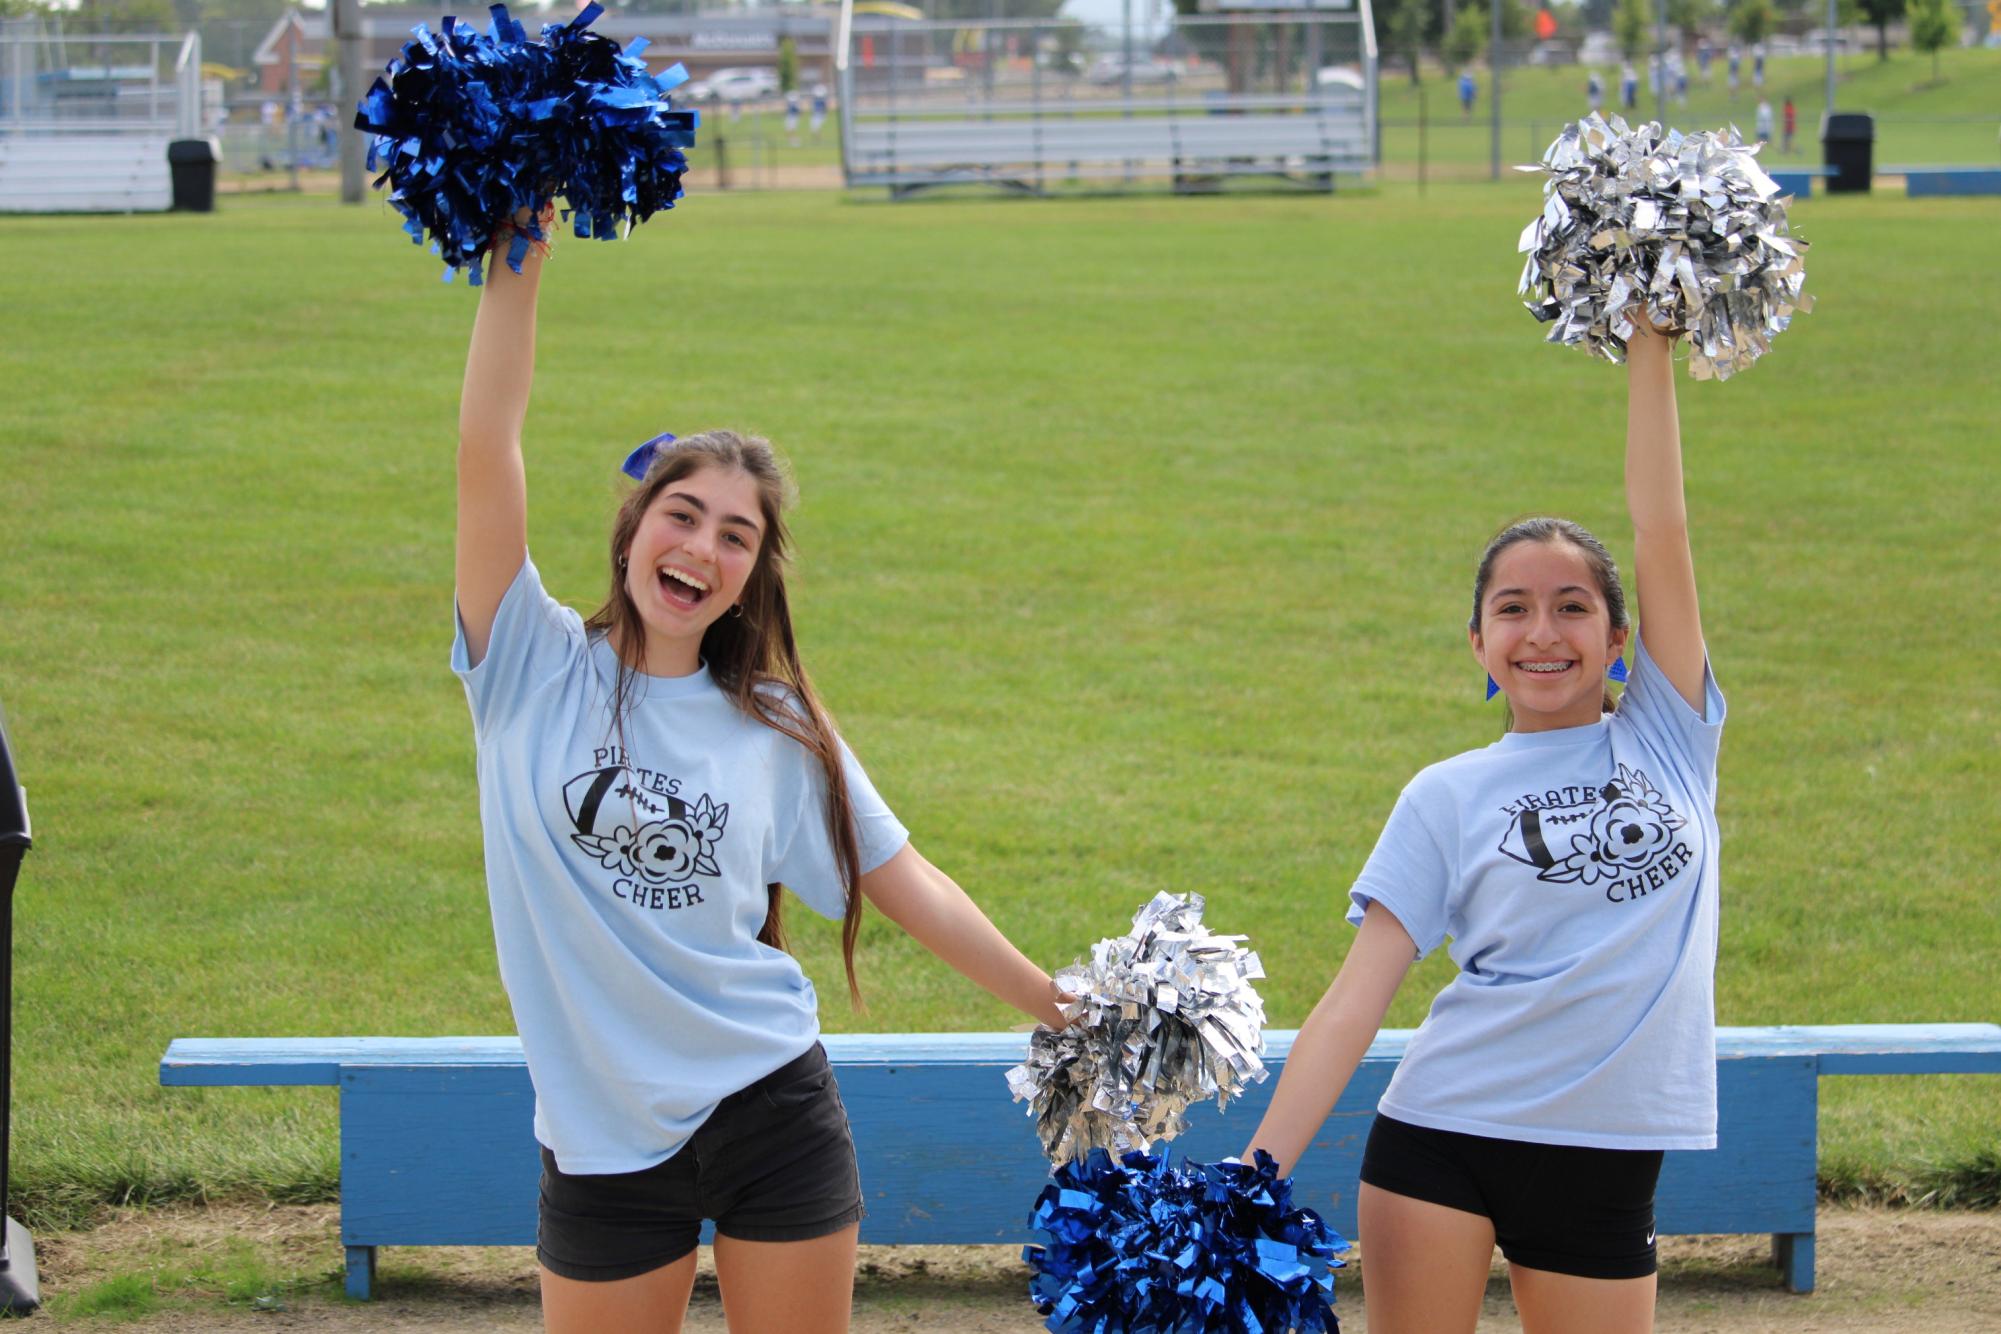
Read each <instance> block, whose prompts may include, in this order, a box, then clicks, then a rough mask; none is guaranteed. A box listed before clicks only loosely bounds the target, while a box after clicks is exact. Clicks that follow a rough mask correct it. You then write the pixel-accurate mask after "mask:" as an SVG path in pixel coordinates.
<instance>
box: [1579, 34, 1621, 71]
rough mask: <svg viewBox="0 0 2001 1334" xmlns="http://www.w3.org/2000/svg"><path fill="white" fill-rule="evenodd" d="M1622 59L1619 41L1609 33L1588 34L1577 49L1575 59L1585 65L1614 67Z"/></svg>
mask: <svg viewBox="0 0 2001 1334" xmlns="http://www.w3.org/2000/svg"><path fill="white" fill-rule="evenodd" d="M1624 58H1625V53H1624V52H1622V51H1621V50H1619V39H1618V38H1616V37H1614V36H1613V35H1612V34H1611V33H1609V32H1594V33H1589V34H1587V35H1586V36H1585V38H1584V44H1583V45H1582V46H1580V47H1578V48H1577V59H1578V60H1579V61H1581V62H1582V63H1584V64H1586V65H1616V64H1618V63H1619V62H1620V61H1621V60H1622V59H1624Z"/></svg>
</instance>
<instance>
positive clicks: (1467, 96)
mask: <svg viewBox="0 0 2001 1334" xmlns="http://www.w3.org/2000/svg"><path fill="white" fill-rule="evenodd" d="M1479 93H1480V85H1479V84H1478V83H1477V82H1475V81H1474V78H1473V71H1472V70H1470V69H1468V70H1461V71H1459V114H1460V115H1461V116H1463V117H1465V118H1466V119H1468V120H1471V119H1472V117H1473V99H1474V98H1475V97H1477V96H1479Z"/></svg>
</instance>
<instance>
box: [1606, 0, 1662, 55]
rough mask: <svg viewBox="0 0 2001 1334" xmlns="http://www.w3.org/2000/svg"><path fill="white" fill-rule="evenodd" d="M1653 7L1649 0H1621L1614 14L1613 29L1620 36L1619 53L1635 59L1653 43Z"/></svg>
mask: <svg viewBox="0 0 2001 1334" xmlns="http://www.w3.org/2000/svg"><path fill="white" fill-rule="evenodd" d="M1653 26H1654V14H1653V9H1652V8H1651V7H1650V6H1649V5H1648V4H1647V0H1619V8H1618V11H1617V12H1616V13H1614V14H1613V15H1612V31H1613V33H1614V34H1616V35H1617V36H1618V38H1619V54H1621V55H1623V56H1625V57H1626V59H1628V60H1635V59H1637V58H1638V57H1639V55H1640V53H1641V52H1642V51H1645V50H1646V49H1647V48H1648V47H1649V46H1650V45H1652V33H1653Z"/></svg>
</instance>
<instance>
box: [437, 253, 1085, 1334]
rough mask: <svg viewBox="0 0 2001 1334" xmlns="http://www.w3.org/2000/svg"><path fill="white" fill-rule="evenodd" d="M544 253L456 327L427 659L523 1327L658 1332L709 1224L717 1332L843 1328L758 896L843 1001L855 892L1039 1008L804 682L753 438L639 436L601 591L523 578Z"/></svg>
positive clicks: (834, 1139) (843, 1166) (846, 1256)
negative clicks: (489, 936)
mask: <svg viewBox="0 0 2001 1334" xmlns="http://www.w3.org/2000/svg"><path fill="white" fill-rule="evenodd" d="M551 220H552V218H545V219H544V221H543V223H542V225H543V227H544V228H546V227H547V225H548V222H549V221H551ZM518 222H519V225H523V226H525V225H526V223H527V219H526V218H525V217H524V218H522V219H519V220H518ZM507 246H508V238H505V237H503V238H502V240H501V241H500V242H499V243H498V244H497V245H496V248H495V254H505V253H506V250H507ZM542 265H543V255H542V253H540V248H539V247H538V249H537V250H536V251H533V252H531V253H530V254H529V255H528V256H527V258H526V259H525V260H523V262H522V271H521V273H519V274H516V273H513V272H511V271H510V270H509V268H508V266H507V265H506V264H505V263H495V264H492V265H490V266H489V272H488V274H487V281H486V286H485V288H484V289H483V293H482V295H481V298H480V306H479V314H478V317H477V319H476V320H475V321H474V324H473V335H472V346H471V350H470V352H469V353H468V355H467V358H466V376H465V388H464V393H463V397H462V398H461V400H460V410H459V449H458V541H457V557H456V569H457V593H458V597H457V608H458V616H457V635H456V637H455V639H454V642H453V646H452V667H453V670H454V671H456V672H457V673H458V675H459V677H460V678H461V680H463V682H464V684H465V691H466V698H467V701H468V703H469V704H470V705H471V709H472V720H473V734H474V738H475V740H476V743H477V759H478V773H479V802H480V823H481V826H482V829H483V832H484V842H485V852H486V879H487V896H488V902H489V907H490V908H491V910H492V914H493V932H494V942H495V946H496V948H497V951H498V954H499V961H500V976H501V981H502V983H503V984H504V985H505V987H506V990H507V996H508V1000H509V1003H510V1004H511V1005H512V1007H513V1011H514V1019H515V1023H516V1025H517V1027H518V1028H519V1030H520V1034H521V1046H522V1050H523V1051H524V1053H525V1054H526V1056H527V1061H528V1072H529V1075H530V1077H531V1078H532V1080H533V1082H534V1087H535V1138H536V1139H537V1140H538V1141H539V1142H540V1144H541V1146H542V1182H541V1194H540V1223H539V1227H538V1238H537V1245H536V1255H537V1259H538V1261H539V1262H540V1268H541V1286H542V1309H543V1316H544V1319H545V1322H546V1325H547V1328H548V1329H549V1330H550V1331H551V1334H600V1332H601V1331H607V1330H641V1329H671V1328H679V1326H680V1322H681V1319H682V1316H683V1313H684V1312H685V1310H686V1308H687V1304H688V1294H689V1291H690V1289H691V1287H692V1285H693V1284H694V1281H695V1248H696V1242H697V1240H698V1239H699V1236H700V1233H701V1228H702V1224H703V1221H704V1220H705V1219H707V1220H712V1221H713V1222H714V1223H715V1231H716V1236H715V1262H716V1273H717V1277H718V1280H719V1282H720V1283H721V1286H722V1293H723V1301H724V1303H725V1305H726V1306H727V1308H728V1310H729V1321H730V1325H731V1328H733V1329H737V1328H740V1329H749V1330H784V1331H787V1332H788V1334H791V1332H792V1331H799V1332H800V1334H815V1332H818V1331H835V1330H845V1329H846V1328H847V1327H848V1318H849V1308H850V1305H851V1299H852V1293H853V1282H854V1263H855V1240H856V1234H857V1229H858V1227H859V1222H858V1220H859V1219H860V1218H861V1216H862V1195H861V1186H860V1182H859V1180H858V1179H857V1175H856V1169H855V1151H854V1141H853V1138H852V1136H851V1134H850V1133H849V1129H848V1118H847V1112H846V1110H845V1109H844V1108H843V1106H842V1104H841V1097H840V1092H839V1090H838V1088H837V1087H836V1086H835V1083H834V1079H833V1074H832V1071H831V1070H830V1069H829V1066H828V1061H827V1055H826V1052H825V1051H824V1050H823V1049H822V1047H821V1045H820V1041H819V1037H820V1024H819V1013H818V1003H817V1000H816V997H815V995H814V989H813V984H812V983H811V982H810V981H809V980H807V978H806V976H805V974H804V973H802V972H801V971H800V968H799V965H798V963H797V962H796V961H795V960H794V959H793V958H792V956H791V955H790V954H789V953H787V952H786V950H785V931H784V925H783V921H782V917H781V913H780V907H781V900H782V897H783V893H784V891H786V890H790V891H791V893H793V894H794V895H796V896H797V897H798V898H799V899H800V900H802V901H803V902H804V903H805V904H806V906H807V907H809V908H811V909H813V910H814V911H815V912H817V913H820V914H821V915H823V916H825V917H829V918H832V919H833V920H835V921H838V922H840V923H841V928H842V929H841V935H842V952H843V955H844V956H845V959H846V962H847V970H848V987H849V990H850V992H851V993H854V994H857V995H858V994H859V993H858V991H857V989H856V984H855V974H854V949H855V940H856V933H857V930H858V928H859V926H860V922H861V915H862V906H863V903H864V901H866V902H867V903H870V904H873V905H874V906H875V908H876V909H877V910H878V911H879V912H881V913H882V914H883V916H885V917H887V918H889V919H890V920H891V921H893V922H895V923H897V924H898V925H900V926H902V927H903V928H904V929H905V930H907V931H908V932H909V933H910V934H911V935H912V936H914V937H915V938H916V939H917V940H918V942H919V943H921V944H923V945H924V946H925V947H926V948H927V949H929V950H931V951H932V952H933V953H935V954H937V955H938V957H939V958H941V959H943V960H944V961H945V962H946V963H947V964H949V965H951V966H952V967H953V968H955V969H957V970H958V971H959V972H960V973H962V974H964V975H965V976H966V977H967V978H969V979H970V980H972V981H973V982H975V983H977V984H979V985H980V986H982V987H984V988H986V989H987V990H988V991H990V992H992V993H993V994H994V995H995V996H998V997H999V998H1000V999H1002V1000H1004V1001H1006V1002H1007V1003H1008V1004H1010V1005H1012V1006H1015V1007H1016V1008H1018V1009H1020V1010H1022V1011H1023V1012H1024V1013H1026V1014H1029V1015H1032V1016H1033V1017H1035V1018H1037V1019H1040V1020H1042V1021H1044V1022H1046V1023H1049V1024H1051V1025H1060V1024H1062V1023H1063V1017H1062V1015H1061V1014H1060V1012H1059V1011H1058V1010H1057V1008H1056V1002H1057V996H1056V993H1055V989H1054V987H1053V986H1052V984H1051V982H1050V979H1049V976H1048V974H1047V973H1045V972H1043V970H1042V969H1040V968H1038V967H1037V966H1036V965H1035V964H1033V963H1031V962H1029V960H1028V959H1026V958H1024V957H1023V956H1022V954H1021V952H1020V951H1019V950H1017V949H1015V948H1014V946H1013V945H1011V944H1009V943H1008V941H1007V939H1006V937H1005V936H1003V935H1002V934H1001V933H1000V932H999V931H998V930H996V929H995V928H994V926H993V925H992V923H990V922H989V921H988V920H987V918H986V916H985V915H984V914H983V913H982V912H981V911H980V910H979V908H978V907H976V906H975V905H974V904H973V902H972V900H971V899H969V898H968V897H967V896H966V894H965V892H964V891H962V890H961V889H960V888H959V887H958V886H957V885H956V884H954V883H953V882H952V880H951V879H950V877H948V876H947V875H946V874H945V873H944V872H942V871H940V870H939V869H938V868H936V867H934V866H933V865H932V864H931V863H930V862H928V861H926V860H925V859H924V857H923V856H922V855H921V854H919V853H918V851H917V849H916V848H915V847H913V846H912V845H911V843H910V840H909V838H908V836H907V835H906V833H905V831H904V828H903V826H902V825H901V824H900V823H899V822H898V821H897V819H896V816H895V815H894V814H892V813H891V811H890V809H889V806H888V805H887V803H885V802H884V801H883V799H882V797H881V796H879V795H878V794H877V792H876V790H875V788H874V786H873V785H872V784H871V783H870V782H869V779H868V776H867V775H866V774H865V773H864V772H863V771H862V768H861V765H860V764H859V763H857V762H856V760H855V757H854V755H853V753H852V752H850V751H849V749H848V747H847V745H846V744H845V743H844V742H843V740H842V739H841V737H840V735H839V733H837V732H836V731H835V729H834V725H833V722H832V720H831V719H829V718H828V716H827V713H826V710H825V709H824V708H822V707H821V704H820V700H819V696H818V694H817V693H816V692H815V690H814V689H813V686H812V683H811V681H810V680H809V679H808V677H807V675H806V669H805V668H804V666H803V665H802V664H801V662H800V659H799V654H798V650H797V649H796V647H795V645H794V636H793V621H792V613H791V604H790V597H789V593H788V590H787V588H786V582H785V565H786V561H787V559H788V554H789V553H788V547H789V545H790V539H789V538H788V536H787V533H786V529H785V522H784V517H783V510H784V502H785V500H786V495H787V489H788V485H789V484H788V480H787V478H786V475H785V473H784V472H783V471H782V469H781V467H780V465H779V462H778V460H777V459H776V457H775V456H774V455H773V453H772V450H771V447H770V445H768V444H767V443H766V442H764V441H763V440H759V439H757V438H755V437H750V436H741V435H737V434H735V433H733V432H729V431H710V432H707V433H704V434H701V435H695V436H691V437H689V438H687V439H683V440H678V441H677V440H675V439H674V438H673V437H672V436H661V437H657V438H656V439H654V440H652V441H649V442H647V444H646V445H644V446H642V447H641V448H640V449H639V450H636V451H634V453H633V456H632V457H631V458H629V459H628V460H627V469H626V471H627V472H628V473H630V474H631V475H633V476H634V477H635V478H636V479H637V484H636V485H635V486H634V487H633V488H632V489H631V490H630V491H629V492H628V493H627V494H626V496H625V499H624V502H623V503H622V504H621V505H620V507H619V509H618V513H617V516H616V518H615V519H614V520H613V523H612V530H611V535H610V541H609V543H607V546H608V548H609V555H608V559H607V568H606V570H605V576H604V577H605V578H606V581H607V584H608V586H609V587H608V591H607V593H606V595H605V599H604V602H603V603H602V605H600V606H599V608H598V609H597V610H596V611H595V612H593V613H592V614H591V615H590V616H589V617H583V616H579V615H578V614H577V613H576V612H575V611H572V610H571V609H570V608H569V607H567V606H565V605H563V604H562V603H560V602H558V601H556V600H555V599H554V598H552V597H551V596H550V595H549V594H548V593H547V592H546V591H545V590H544V589H543V586H542V579H541V575H540V573H539V572H538V571H537V569H536V567H535V564H534V562H533V561H531V560H530V559H529V558H528V544H527V521H528V507H527V484H526V479H525V473H524V468H523V460H522V449H521V432H522V425H523V421H524V419H525V416H526V413H527V409H528V395H529V382H530V380H531V378H532V375H533V371H534V356H535V306H536V293H537V289H538V287H539V285H540V281H541V270H542Z"/></svg>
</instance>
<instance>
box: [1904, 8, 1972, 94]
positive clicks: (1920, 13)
mask: <svg viewBox="0 0 2001 1334" xmlns="http://www.w3.org/2000/svg"><path fill="white" fill-rule="evenodd" d="M1906 9H1907V12H1908V13H1909V14H1910V16H1911V49H1912V50H1913V51H1918V52H1925V51H1929V52H1931V57H1932V82H1933V83H1937V82H1938V53H1939V52H1940V50H1942V49H1943V48H1945V47H1948V46H1951V45H1952V44H1953V43H1954V42H1957V41H1958V40H1959V24H1960V17H1959V6H1958V5H1956V4H1954V3H1953V0H1910V3H1909V4H1908V5H1907V6H1906Z"/></svg>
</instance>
